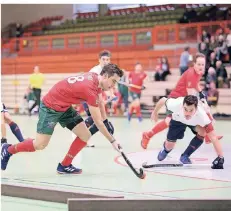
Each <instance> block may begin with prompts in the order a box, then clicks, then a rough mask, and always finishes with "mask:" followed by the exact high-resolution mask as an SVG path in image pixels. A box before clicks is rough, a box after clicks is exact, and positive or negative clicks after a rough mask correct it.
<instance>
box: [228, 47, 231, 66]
mask: <svg viewBox="0 0 231 211" xmlns="http://www.w3.org/2000/svg"><path fill="white" fill-rule="evenodd" d="M228 53H229V63H230V64H231V46H230V47H228Z"/></svg>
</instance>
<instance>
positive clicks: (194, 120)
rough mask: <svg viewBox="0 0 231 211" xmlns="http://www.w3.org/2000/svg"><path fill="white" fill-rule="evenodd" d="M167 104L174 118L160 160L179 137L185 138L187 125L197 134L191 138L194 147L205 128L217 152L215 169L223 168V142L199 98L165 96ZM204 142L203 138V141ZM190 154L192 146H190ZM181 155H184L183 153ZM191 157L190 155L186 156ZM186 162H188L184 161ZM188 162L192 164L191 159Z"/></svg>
mask: <svg viewBox="0 0 231 211" xmlns="http://www.w3.org/2000/svg"><path fill="white" fill-rule="evenodd" d="M163 102H164V104H165V105H166V109H167V110H168V111H170V112H171V113H172V119H171V121H170V125H169V130H168V133H167V140H166V141H165V142H164V148H163V149H162V150H161V151H160V152H159V154H158V160H159V161H162V160H164V159H165V158H166V157H167V155H168V153H169V152H170V151H171V150H172V149H173V148H174V146H175V144H176V141H177V140H178V139H183V138H184V133H185V130H186V128H187V127H189V128H190V129H191V130H192V131H193V132H194V134H196V135H195V137H194V138H193V139H192V140H191V143H190V145H191V146H192V149H191V151H193V148H195V147H197V148H198V147H199V146H200V145H201V144H200V145H199V146H198V139H199V143H200V136H198V130H200V129H201V128H205V131H206V133H207V135H208V136H209V138H210V139H211V140H212V143H213V146H214V148H215V151H216V153H217V156H218V157H217V158H216V159H215V160H214V161H213V164H212V168H213V169H223V164H224V157H223V151H222V149H221V144H220V142H219V140H218V138H217V136H216V134H215V131H214V128H213V125H212V121H211V120H210V119H209V117H208V115H207V114H206V111H205V110H204V108H203V106H202V105H201V104H199V103H198V98H197V97H196V96H193V95H188V96H186V97H179V98H177V99H173V98H169V99H167V98H165V100H162V104H163ZM161 106H162V105H158V104H157V105H156V107H157V108H156V109H157V110H159V109H160V108H161ZM201 143H203V140H202V141H201ZM188 151H189V154H190V148H189V150H188ZM181 156H184V155H183V154H182V155H181ZM186 157H187V158H188V159H189V156H188V155H187V156H186ZM184 164H186V163H185V162H184ZM188 164H191V161H190V159H189V162H188Z"/></svg>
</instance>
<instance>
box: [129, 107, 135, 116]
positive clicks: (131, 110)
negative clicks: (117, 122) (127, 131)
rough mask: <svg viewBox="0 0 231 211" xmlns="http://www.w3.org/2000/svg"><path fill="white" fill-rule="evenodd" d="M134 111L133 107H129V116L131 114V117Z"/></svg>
mask: <svg viewBox="0 0 231 211" xmlns="http://www.w3.org/2000/svg"><path fill="white" fill-rule="evenodd" d="M134 110H135V107H134V106H131V107H130V110H129V114H131V115H132V114H133V112H134Z"/></svg>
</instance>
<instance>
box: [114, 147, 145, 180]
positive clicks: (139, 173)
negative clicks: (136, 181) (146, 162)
mask: <svg viewBox="0 0 231 211" xmlns="http://www.w3.org/2000/svg"><path fill="white" fill-rule="evenodd" d="M119 150H120V153H121V155H122V157H123V158H124V160H125V162H126V163H127V164H128V166H129V167H130V169H131V170H132V171H133V173H134V174H135V175H136V176H137V177H139V178H140V179H144V178H145V177H146V174H145V173H144V171H143V169H142V168H140V169H139V171H137V170H136V169H135V168H134V166H133V165H132V163H131V162H130V160H128V158H127V156H126V155H125V154H124V152H123V151H122V148H121V147H119Z"/></svg>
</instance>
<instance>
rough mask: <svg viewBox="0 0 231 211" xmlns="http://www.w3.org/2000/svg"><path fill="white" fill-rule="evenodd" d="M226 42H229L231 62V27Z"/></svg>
mask: <svg viewBox="0 0 231 211" xmlns="http://www.w3.org/2000/svg"><path fill="white" fill-rule="evenodd" d="M230 11H231V9H230ZM226 43H227V47H228V53H229V63H230V64H231V29H229V34H228V35H227V37H226Z"/></svg>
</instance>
